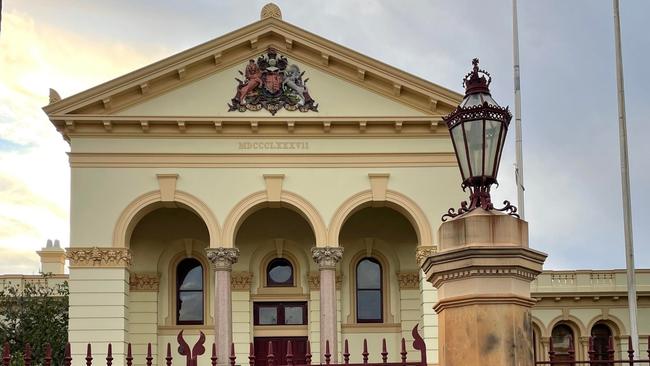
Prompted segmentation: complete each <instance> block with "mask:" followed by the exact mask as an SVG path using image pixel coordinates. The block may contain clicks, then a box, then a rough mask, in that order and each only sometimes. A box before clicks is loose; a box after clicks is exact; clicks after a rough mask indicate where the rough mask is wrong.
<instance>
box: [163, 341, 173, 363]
mask: <svg viewBox="0 0 650 366" xmlns="http://www.w3.org/2000/svg"><path fill="white" fill-rule="evenodd" d="M173 361H174V358H173V357H172V346H171V344H169V343H167V355H166V356H165V364H166V365H167V366H172V362H173Z"/></svg>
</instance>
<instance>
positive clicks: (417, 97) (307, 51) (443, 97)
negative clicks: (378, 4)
mask: <svg viewBox="0 0 650 366" xmlns="http://www.w3.org/2000/svg"><path fill="white" fill-rule="evenodd" d="M270 47H272V48H275V49H277V52H278V54H280V55H282V56H285V57H286V58H287V59H288V60H289V62H290V63H292V64H293V63H295V64H296V65H297V66H298V67H299V68H300V69H301V71H304V74H303V78H304V79H309V81H308V84H307V86H308V88H309V93H310V95H311V96H312V97H313V99H314V101H315V103H317V104H318V112H314V111H309V112H306V113H301V112H300V111H298V110H294V111H288V110H286V109H283V110H280V111H278V112H277V114H276V116H278V117H284V118H286V117H288V116H292V117H296V118H300V117H307V116H309V117H331V116H348V117H349V116H364V115H365V116H369V117H372V116H414V117H417V116H440V115H444V114H446V113H448V112H449V111H451V110H452V109H453V108H454V107H455V106H456V105H457V104H458V103H459V101H460V99H461V96H460V95H459V94H458V93H455V92H453V91H450V90H448V89H445V88H443V87H440V86H438V85H435V84H433V83H430V82H428V81H425V80H422V79H420V78H417V77H415V76H413V75H410V74H408V73H406V72H403V71H400V70H398V69H396V68H393V67H391V66H388V65H386V64H383V63H381V62H379V61H376V60H373V59H371V58H369V57H366V56H363V55H361V54H359V53H357V52H354V51H352V50H349V49H347V48H345V47H343V46H340V45H337V44H335V43H333V42H330V41H328V40H325V39H323V38H321V37H319V36H316V35H314V34H311V33H309V32H306V31H304V30H302V29H300V28H298V27H295V26H293V25H291V24H289V23H286V22H284V21H282V20H281V19H277V18H273V17H269V18H266V19H262V20H260V21H258V22H255V23H253V24H250V25H248V26H246V27H244V28H241V29H239V30H237V31H234V32H232V33H229V34H226V35H224V36H222V37H219V38H216V39H214V40H212V41H209V42H207V43H204V44H202V45H199V46H196V47H194V48H191V49H189V50H186V51H184V52H181V53H179V54H177V55H174V56H171V57H169V58H167V59H164V60H162V61H159V62H157V63H154V64H152V65H150V66H147V67H144V68H142V69H139V70H136V71H134V72H132V73H129V74H127V75H124V76H122V77H119V78H117V79H114V80H112V81H109V82H107V83H104V84H101V85H99V86H97V87H94V88H92V89H89V90H87V91H84V92H82V93H79V94H76V95H73V96H71V97H69V98H65V99H62V100H56V99H54V100H52V101H51V102H52V103H51V104H50V105H48V106H46V107H44V110H45V112H46V113H47V114H48V115H49V116H50V119H52V120H53V122H54V120H63V119H65V118H66V116H88V117H90V116H102V115H104V116H179V117H183V116H189V117H191V116H211V117H219V116H227V117H244V116H248V115H249V114H250V115H251V116H260V117H268V116H270V115H271V114H270V113H268V111H266V110H261V111H257V112H251V111H246V112H244V113H241V112H238V111H231V112H229V111H228V107H227V105H226V104H227V103H229V102H230V100H231V99H232V98H233V96H235V94H236V87H237V82H236V81H235V77H239V78H240V79H244V78H243V76H242V75H240V74H239V71H242V72H243V71H244V69H245V67H246V64H247V60H249V59H257V58H258V57H259V56H260V55H263V54H264V53H265V52H266V51H267V49H268V48H270Z"/></svg>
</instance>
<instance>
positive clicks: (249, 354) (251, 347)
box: [248, 342, 255, 366]
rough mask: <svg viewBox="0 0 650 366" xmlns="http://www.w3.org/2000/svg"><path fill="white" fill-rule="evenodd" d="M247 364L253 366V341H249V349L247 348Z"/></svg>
mask: <svg viewBox="0 0 650 366" xmlns="http://www.w3.org/2000/svg"><path fill="white" fill-rule="evenodd" d="M248 365H249V366H255V346H254V345H253V342H251V343H250V349H249V350H248Z"/></svg>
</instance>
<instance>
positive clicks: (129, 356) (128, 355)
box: [126, 343, 133, 366]
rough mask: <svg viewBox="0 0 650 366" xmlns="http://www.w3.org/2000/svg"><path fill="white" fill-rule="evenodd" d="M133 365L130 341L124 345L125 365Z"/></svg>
mask: <svg viewBox="0 0 650 366" xmlns="http://www.w3.org/2000/svg"><path fill="white" fill-rule="evenodd" d="M132 365H133V353H132V352H131V343H129V344H128V346H127V347H126V366H132Z"/></svg>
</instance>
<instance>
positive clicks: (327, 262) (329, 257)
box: [311, 247, 343, 269]
mask: <svg viewBox="0 0 650 366" xmlns="http://www.w3.org/2000/svg"><path fill="white" fill-rule="evenodd" d="M311 255H312V257H313V258H314V261H315V262H316V263H318V265H319V266H320V269H331V268H336V263H338V262H339V261H340V260H341V258H342V257H343V248H341V247H324V248H311Z"/></svg>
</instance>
